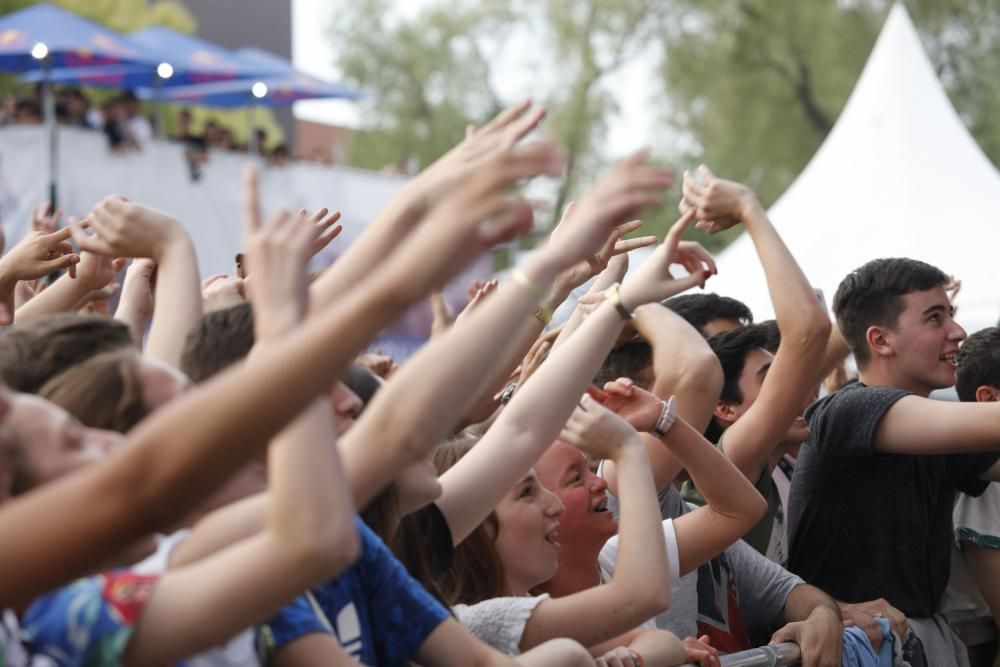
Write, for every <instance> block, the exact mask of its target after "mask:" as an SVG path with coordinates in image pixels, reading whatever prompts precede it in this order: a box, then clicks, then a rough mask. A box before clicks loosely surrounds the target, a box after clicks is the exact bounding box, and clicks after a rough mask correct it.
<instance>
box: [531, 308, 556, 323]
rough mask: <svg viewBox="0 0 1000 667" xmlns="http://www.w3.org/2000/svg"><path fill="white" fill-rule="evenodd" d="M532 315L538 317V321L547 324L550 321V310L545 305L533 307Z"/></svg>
mask: <svg viewBox="0 0 1000 667" xmlns="http://www.w3.org/2000/svg"><path fill="white" fill-rule="evenodd" d="M534 316H535V317H537V318H538V321H539V322H541V323H542V324H546V325H547V324H548V323H549V322H551V321H552V311H551V310H549V309H548V308H546V307H545V306H539V307H538V308H535V312H534Z"/></svg>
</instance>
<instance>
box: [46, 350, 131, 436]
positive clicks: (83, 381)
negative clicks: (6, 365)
mask: <svg viewBox="0 0 1000 667" xmlns="http://www.w3.org/2000/svg"><path fill="white" fill-rule="evenodd" d="M38 393H39V395H40V396H41V397H42V398H45V399H48V400H49V401H51V402H53V403H55V404H56V405H58V406H60V407H61V408H63V409H64V410H66V411H67V412H69V413H70V414H71V415H73V416H74V417H76V418H77V419H79V420H80V422H81V423H83V424H85V425H87V426H90V427H91V428H103V429H107V430H110V431H118V432H119V433H127V432H128V431H129V430H130V429H131V428H132V427H133V426H135V425H136V424H138V423H139V422H140V421H141V420H142V419H143V418H144V417H145V416H146V415H147V414H148V413H149V410H148V409H147V408H146V402H145V400H144V399H143V395H142V381H141V380H140V377H139V354H138V352H136V351H135V350H133V349H131V348H124V349H121V350H114V351H112V352H104V353H102V354H98V355H96V356H94V357H91V358H90V359H87V360H86V361H83V362H81V363H79V364H77V365H75V366H73V367H71V368H69V369H67V370H65V371H63V372H62V373H60V374H59V375H57V376H56V377H54V378H52V379H51V380H49V381H48V382H46V383H45V385H44V386H43V387H42V388H41V390H40V391H39V392H38Z"/></svg>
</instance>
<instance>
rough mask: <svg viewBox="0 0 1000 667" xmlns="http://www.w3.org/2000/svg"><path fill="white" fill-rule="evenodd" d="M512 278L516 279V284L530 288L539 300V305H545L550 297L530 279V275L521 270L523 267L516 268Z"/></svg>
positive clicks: (512, 272)
mask: <svg viewBox="0 0 1000 667" xmlns="http://www.w3.org/2000/svg"><path fill="white" fill-rule="evenodd" d="M510 277H511V278H513V279H514V282H517V283H520V284H522V285H524V286H525V287H527V288H528V290H529V291H530V292H531V293H532V294H534V295H535V296H536V297H537V298H538V303H539V304H541V303H544V302H545V301H546V300H547V299H548V298H549V295H548V294H546V293H545V292H543V291H542V289H541V288H540V287H539V286H538V285H537V284H536V283H535V281H534V280H532V279H531V278H529V277H528V274H527V273H525V272H524V271H522V270H521V267H516V268H515V269H514V270H513V271H511V273H510Z"/></svg>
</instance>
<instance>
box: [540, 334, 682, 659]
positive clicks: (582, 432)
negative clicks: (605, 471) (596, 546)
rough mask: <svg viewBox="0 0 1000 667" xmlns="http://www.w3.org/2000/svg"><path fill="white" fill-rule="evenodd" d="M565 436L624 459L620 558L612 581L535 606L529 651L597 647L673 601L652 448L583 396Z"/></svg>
mask: <svg viewBox="0 0 1000 667" xmlns="http://www.w3.org/2000/svg"><path fill="white" fill-rule="evenodd" d="M571 340H572V339H571ZM560 439H561V440H564V441H565V442H568V443H570V444H572V445H575V446H579V447H582V448H584V449H585V451H586V452H587V453H589V454H590V455H591V456H592V457H594V458H613V459H614V460H615V462H616V463H617V464H618V474H619V475H620V476H621V479H622V496H621V497H620V498H619V501H620V507H621V514H620V521H619V523H618V529H619V536H620V537H619V544H618V559H617V562H616V563H615V574H614V577H613V578H612V579H611V581H610V582H609V583H607V584H603V585H599V586H594V587H593V588H588V589H587V590H584V591H581V592H579V593H574V594H572V595H567V596H564V597H558V598H551V599H546V600H543V601H542V602H541V603H540V604H539V605H538V606H537V607H535V610H534V612H532V614H531V618H530V619H529V620H528V623H527V625H526V626H525V630H524V635H523V636H522V638H521V648H522V649H525V648H530V647H532V646H535V645H536V644H538V643H540V642H542V641H545V640H547V639H551V638H553V637H569V638H570V639H575V640H576V641H578V642H580V643H581V644H583V645H584V646H588V647H589V646H594V645H596V644H600V643H602V642H605V641H607V640H608V639H611V638H612V637H616V636H618V635H620V634H622V633H624V632H627V631H629V630H631V629H633V628H635V627H636V626H637V625H639V624H641V623H643V622H645V621H647V620H649V619H650V618H652V617H653V616H655V615H656V614H658V613H660V612H662V611H663V610H664V609H666V608H667V607H668V606H669V605H670V574H669V569H670V568H669V567H668V565H667V547H666V542H665V541H664V538H663V530H662V527H661V525H660V524H661V519H660V507H659V504H658V503H657V500H656V492H655V489H654V487H653V475H652V473H651V472H650V470H649V461H648V459H647V458H646V451H645V448H644V447H643V444H642V441H641V440H640V439H639V437H638V434H637V433H636V432H635V429H633V428H632V427H631V426H629V425H628V423H626V422H625V421H624V420H622V419H621V418H619V417H617V416H616V415H615V414H614V413H612V412H611V411H609V410H607V409H606V408H604V407H603V406H601V405H600V404H598V403H597V402H596V401H595V400H594V399H592V398H591V397H590V396H584V397H583V400H582V401H581V405H580V407H579V408H577V410H576V411H575V412H574V413H573V416H572V417H571V418H570V420H569V422H568V423H567V425H566V429H565V430H564V431H563V433H562V436H561V438H560ZM581 610H586V611H585V612H583V613H581Z"/></svg>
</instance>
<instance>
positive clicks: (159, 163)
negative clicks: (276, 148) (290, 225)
mask: <svg viewBox="0 0 1000 667" xmlns="http://www.w3.org/2000/svg"><path fill="white" fill-rule="evenodd" d="M58 137H59V139H58V141H59V197H60V201H59V204H60V206H61V208H62V209H63V211H64V212H65V213H67V214H69V215H75V216H77V217H82V216H85V215H86V214H87V213H88V212H89V211H90V209H91V208H92V207H93V206H94V204H96V203H97V202H98V201H100V200H101V199H102V198H104V197H105V196H107V195H109V194H121V195H125V196H126V197H130V198H132V199H135V200H136V201H139V202H142V203H143V204H147V205H149V206H153V207H155V208H159V209H162V210H164V211H166V212H168V213H170V214H172V215H174V216H176V217H177V218H178V219H179V220H181V222H183V223H184V225H185V227H186V228H187V230H188V232H189V233H190V234H191V238H192V239H193V240H194V243H195V247H196V248H197V249H198V263H199V268H200V269H201V273H202V276H203V277H207V276H209V275H212V274H215V273H232V272H233V257H234V256H235V255H236V253H237V252H238V251H239V250H240V248H241V246H242V235H243V223H242V203H241V197H242V180H241V173H242V169H243V166H244V165H245V164H247V162H248V161H249V160H250V158H248V157H247V156H246V155H240V154H237V153H226V152H218V151H210V158H209V161H208V162H207V163H206V164H204V165H202V174H201V180H199V181H196V182H192V180H191V177H190V173H189V170H188V165H187V161H186V159H185V157H184V149H185V147H184V145H183V144H180V143H174V142H166V141H157V140H152V141H149V142H148V143H146V144H144V145H143V147H142V150H141V151H138V152H129V153H124V154H112V153H110V152H109V150H108V146H107V139H106V138H105V136H104V134H103V133H102V132H97V131H92V130H84V129H76V128H59V131H58ZM45 145H46V144H45V130H44V128H41V127H28V126H11V127H6V128H3V129H0V222H2V223H3V226H4V230H5V231H6V233H7V239H8V247H10V246H11V245H13V244H14V242H16V241H17V240H18V239H20V238H21V237H22V236H23V235H24V233H25V231H26V229H27V227H28V224H29V221H30V219H31V210H32V209H33V208H34V207H36V206H38V205H39V204H41V203H42V202H44V201H47V199H48V185H47V171H46V157H45V156H46V151H45ZM404 183H405V179H403V178H400V177H397V176H387V175H384V174H379V173H376V172H369V171H361V170H357V169H348V168H344V167H326V166H322V165H317V164H313V163H306V162H297V163H293V164H289V165H288V166H285V167H267V166H264V167H262V169H261V181H260V185H261V200H262V202H261V204H262V207H263V209H264V210H265V211H275V210H277V209H279V208H287V209H291V210H295V209H298V208H300V207H304V208H307V209H309V210H311V211H312V210H316V209H318V208H321V207H323V206H326V207H330V208H332V209H335V210H339V211H340V212H341V213H342V218H341V221H342V222H343V226H344V231H343V233H341V235H340V236H339V237H338V238H337V239H335V240H334V241H333V243H331V244H330V246H329V247H327V249H326V250H324V252H323V255H324V256H325V257H326V258H327V259H328V260H329V259H332V258H333V257H336V256H337V255H338V254H339V253H340V252H342V251H343V249H344V248H346V247H347V245H348V244H349V243H350V242H351V241H352V240H353V239H354V238H356V237H357V235H358V234H359V233H360V232H361V230H362V229H364V227H365V225H366V224H367V223H368V221H369V220H371V219H372V218H373V217H374V216H375V214H376V213H378V212H379V210H381V209H382V207H383V206H384V205H385V204H386V203H387V202H388V201H389V199H390V198H391V197H392V196H393V195H394V194H395V193H396V192H397V191H398V190H399V189H400V188H401V187H402V186H403V184H404ZM466 284H468V283H466ZM463 289H464V286H463Z"/></svg>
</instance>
